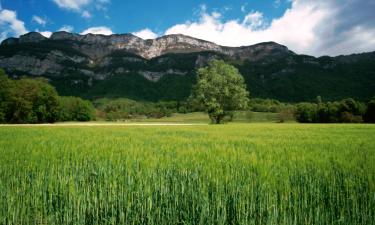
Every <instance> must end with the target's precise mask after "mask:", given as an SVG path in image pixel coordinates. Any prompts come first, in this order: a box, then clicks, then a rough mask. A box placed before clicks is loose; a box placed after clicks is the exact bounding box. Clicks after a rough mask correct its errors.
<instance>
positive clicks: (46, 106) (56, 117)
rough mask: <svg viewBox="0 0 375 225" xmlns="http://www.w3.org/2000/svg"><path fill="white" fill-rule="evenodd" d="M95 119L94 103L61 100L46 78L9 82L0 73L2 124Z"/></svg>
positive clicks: (3, 73) (71, 99) (0, 71)
mask: <svg viewBox="0 0 375 225" xmlns="http://www.w3.org/2000/svg"><path fill="white" fill-rule="evenodd" d="M93 119H95V109H94V107H93V105H92V104H91V102H89V101H86V100H83V99H80V98H77V97H60V96H59V95H58V94H57V92H56V90H55V88H54V87H52V86H51V85H49V84H48V81H47V80H46V79H42V78H36V79H30V78H21V79H19V80H13V79H9V78H8V77H7V75H6V74H5V72H4V71H3V70H0V123H53V122H57V121H89V120H93Z"/></svg>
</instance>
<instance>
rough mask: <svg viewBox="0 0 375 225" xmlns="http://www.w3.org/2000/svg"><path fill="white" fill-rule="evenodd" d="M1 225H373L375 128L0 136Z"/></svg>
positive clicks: (10, 132) (69, 130)
mask: <svg viewBox="0 0 375 225" xmlns="http://www.w3.org/2000/svg"><path fill="white" fill-rule="evenodd" d="M0 137H1V139H0V156H1V157H0V181H1V182H0V224H4V225H5V224H7V225H8V224H9V225H10V224H20V225H21V224H56V225H57V224H58V225H73V224H74V225H89V224H90V225H95V224H100V225H113V224H148V225H151V224H153V225H177V224H181V225H182V224H186V225H187V224H190V225H193V224H218V225H219V224H222V225H224V224H225V225H226V224H228V225H230V224H233V225H252V224H254V225H255V224H259V225H275V224H277V225H291V224H298V225H305V224H306V225H307V224H311V225H312V224H314V225H315V224H317V225H318V224H319V225H325V224H327V225H328V224H330V225H331V224H337V225H371V224H374V221H375V198H374V193H375V179H374V178H375V164H374V161H375V151H374V149H375V126H367V125H355V126H354V125H340V124H339V125H337V124H335V125H319V124H314V125H310V124H304V125H301V124H289V125H287V126H285V125H279V124H251V125H246V124H235V125H226V126H222V127H220V129H218V128H217V127H216V126H153V127H147V126H146V127H145V126H142V127H134V126H133V127H126V128H124V127H113V126H111V127H110V126H101V127H28V128H24V127H0Z"/></svg>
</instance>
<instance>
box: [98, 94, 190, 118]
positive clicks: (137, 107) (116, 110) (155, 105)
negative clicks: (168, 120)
mask: <svg viewBox="0 0 375 225" xmlns="http://www.w3.org/2000/svg"><path fill="white" fill-rule="evenodd" d="M94 106H95V108H96V109H97V114H98V117H100V118H104V119H105V120H107V121H118V120H129V119H137V118H162V117H169V116H171V115H172V114H173V113H189V112H192V111H194V110H195V108H194V107H192V106H191V104H189V103H188V102H176V101H169V102H138V101H134V100H131V99H127V98H119V99H108V98H102V99H98V100H95V101H94Z"/></svg>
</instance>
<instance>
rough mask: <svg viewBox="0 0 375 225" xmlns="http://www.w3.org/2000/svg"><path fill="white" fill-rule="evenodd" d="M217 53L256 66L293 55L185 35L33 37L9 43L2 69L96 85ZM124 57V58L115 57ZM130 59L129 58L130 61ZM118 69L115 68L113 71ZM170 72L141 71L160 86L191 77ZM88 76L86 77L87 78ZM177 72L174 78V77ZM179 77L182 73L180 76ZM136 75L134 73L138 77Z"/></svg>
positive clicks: (2, 49) (0, 53)
mask: <svg viewBox="0 0 375 225" xmlns="http://www.w3.org/2000/svg"><path fill="white" fill-rule="evenodd" d="M200 52H212V53H213V54H220V55H225V56H227V57H230V58H233V59H235V60H249V61H257V60H261V59H263V58H266V57H269V56H273V57H278V56H280V55H287V54H294V53H293V52H291V51H289V50H288V48H286V47H285V46H282V45H279V44H277V43H273V42H267V43H261V44H257V45H253V46H246V47H225V46H220V45H217V44H215V43H212V42H208V41H204V40H200V39H196V38H192V37H189V36H185V35H181V34H178V35H166V36H163V37H159V38H156V39H149V40H143V39H141V38H139V37H137V36H135V35H132V34H113V35H108V36H106V35H95V34H87V35H80V34H74V33H68V32H64V31H61V32H55V33H53V34H52V35H51V37H50V38H46V37H44V36H43V35H41V34H40V33H37V32H30V33H27V34H25V35H22V36H20V37H19V38H9V39H6V40H4V41H3V42H2V43H1V45H0V68H4V69H6V70H7V71H9V72H10V73H12V72H25V73H26V74H30V75H46V74H48V75H54V76H59V75H61V74H67V73H69V74H71V73H73V74H74V73H79V74H82V75H84V76H89V77H92V78H94V79H96V78H100V79H105V78H106V77H108V76H111V75H114V74H118V73H120V72H121V71H122V72H123V73H127V72H129V71H130V69H129V68H127V67H129V65H130V64H132V65H130V67H131V68H133V70H134V67H136V66H134V65H137V66H139V65H141V66H142V65H143V64H145V63H146V62H147V61H149V60H152V59H154V58H156V57H161V58H158V60H157V62H156V63H154V64H153V65H156V67H158V66H157V65H158V64H160V65H164V64H166V63H171V62H172V63H173V61H174V59H173V58H168V57H166V58H163V56H164V55H166V54H168V53H175V54H182V53H200ZM113 54H120V55H121V57H117V58H116V57H113ZM126 54H128V55H126ZM215 57H216V56H215V55H205V56H203V55H198V56H197V57H196V59H195V62H194V65H195V66H193V69H194V68H197V67H201V66H204V65H205V64H207V62H208V61H209V60H211V59H213V58H215ZM113 67H114V68H113ZM164 70H165V71H160V69H158V70H157V71H152V70H151V71H148V70H145V69H144V68H139V71H138V73H139V74H140V75H142V76H144V77H145V78H147V79H149V80H151V81H158V80H159V79H160V78H161V77H162V76H163V75H167V74H172V72H173V74H177V75H181V74H187V73H188V72H189V71H183V70H182V69H181V68H174V67H170V68H165V66H164ZM82 71H84V72H82ZM171 71H172V72H171ZM176 71H178V73H177V72H176ZM133 72H134V71H133Z"/></svg>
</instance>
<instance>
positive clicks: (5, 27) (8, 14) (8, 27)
mask: <svg viewBox="0 0 375 225" xmlns="http://www.w3.org/2000/svg"><path fill="white" fill-rule="evenodd" d="M0 27H1V31H0V40H3V39H5V38H6V37H8V35H9V34H10V35H13V36H17V37H18V36H20V35H22V34H25V33H27V29H26V28H25V23H24V22H23V21H21V20H19V19H17V13H16V11H12V10H7V9H3V10H0Z"/></svg>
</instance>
